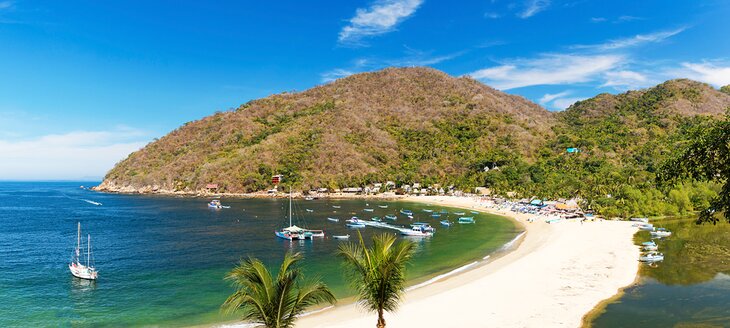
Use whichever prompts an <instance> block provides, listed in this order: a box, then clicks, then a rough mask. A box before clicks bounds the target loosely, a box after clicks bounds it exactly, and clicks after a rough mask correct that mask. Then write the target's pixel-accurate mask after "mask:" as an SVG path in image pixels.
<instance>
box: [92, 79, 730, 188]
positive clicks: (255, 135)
mask: <svg viewBox="0 0 730 328" xmlns="http://www.w3.org/2000/svg"><path fill="white" fill-rule="evenodd" d="M728 108H730V95H728V94H726V93H722V92H720V91H718V90H716V89H714V88H712V87H710V86H708V85H706V84H702V83H699V82H694V81H690V80H671V81H667V82H665V83H662V84H660V85H658V86H656V87H653V88H649V89H645V90H640V91H630V92H627V93H623V94H620V95H609V94H601V95H598V96H596V97H594V98H591V99H587V100H584V101H581V102H578V103H576V104H574V105H572V106H571V107H570V108H568V109H567V110H565V111H563V112H558V113H555V112H550V111H548V110H546V109H544V108H542V107H540V106H539V105H537V104H535V103H533V102H531V101H529V100H527V99H525V98H522V97H519V96H514V95H509V94H506V93H503V92H500V91H497V90H495V89H493V88H490V87H488V86H486V85H484V84H482V83H481V82H479V81H476V80H474V79H471V78H468V77H458V78H457V77H452V76H449V75H447V74H446V73H443V72H440V71H437V70H435V69H431V68H423V67H416V68H388V69H384V70H381V71H376V72H371V73H362V74H355V75H352V76H349V77H346V78H343V79H339V80H337V81H335V82H332V83H329V84H326V85H322V86H317V87H314V88H312V89H309V90H306V91H303V92H298V93H282V94H277V95H272V96H270V97H266V98H263V99H258V100H253V101H250V102H248V103H246V104H244V105H242V106H240V107H239V108H237V109H236V110H234V111H228V112H220V113H216V114H214V115H211V116H208V117H205V118H203V119H201V120H198V121H193V122H189V123H186V124H185V125H183V126H182V127H180V128H178V129H176V130H175V131H172V132H171V133H169V134H168V135H166V136H164V137H162V138H160V139H159V140H157V141H154V142H152V143H150V144H149V145H147V146H146V147H145V148H143V149H141V150H139V151H137V152H134V153H132V154H131V155H129V157H128V158H126V159H125V160H123V161H121V162H120V163H118V164H117V165H116V166H115V167H114V168H113V169H112V170H111V171H109V173H108V174H107V175H106V177H105V179H104V181H103V182H102V184H101V185H100V186H99V187H98V189H99V190H108V191H154V190H165V191H181V192H189V193H193V192H196V191H199V190H202V189H204V188H205V186H206V185H207V184H210V183H214V184H217V185H218V191H221V192H229V193H241V192H252V191H261V190H265V189H266V188H268V187H269V186H270V178H271V176H272V175H273V174H283V175H284V176H285V181H286V182H287V183H293V184H294V185H295V187H296V188H302V189H308V188H313V187H328V188H341V187H347V186H362V185H365V184H368V183H373V182H384V181H387V180H392V181H397V182H398V183H413V182H421V183H423V184H431V183H439V184H442V185H451V184H453V185H456V186H459V187H461V188H470V187H476V186H483V185H488V186H490V187H494V188H495V189H496V190H505V189H517V190H518V191H519V190H523V191H524V192H528V191H529V192H533V191H534V188H533V187H527V186H531V185H532V184H536V183H541V182H540V181H538V180H539V179H538V178H536V176H533V175H532V174H531V173H529V174H528V173H524V172H523V173H519V174H523V175H524V177H519V176H514V177H513V176H508V174H509V171H508V170H507V171H506V172H502V173H500V174H501V175H500V176H497V175H495V174H497V173H494V172H485V171H484V167H485V166H493V165H504V164H507V165H512V166H513V167H519V165H524V166H525V167H529V166H533V167H535V166H536V165H538V163H542V162H544V161H546V160H547V159H548V158H554V159H559V158H560V157H559V156H562V153H563V152H564V150H565V147H578V148H583V149H585V150H586V151H590V152H591V153H592V154H593V155H592V156H595V157H601V158H609V160H610V161H613V162H614V163H623V162H626V161H625V159H626V158H627V157H631V156H632V155H631V154H629V152H631V151H634V150H636V147H638V146H641V145H643V144H645V143H646V142H650V141H651V140H653V139H654V138H655V137H656V136H658V135H660V137H661V138H664V137H666V136H668V135H672V134H673V133H674V131H675V130H676V129H677V128H678V127H679V126H680V125H681V124H682V122H685V121H686V120H687V119H688V118H692V117H713V116H718V115H722V114H724V113H725V111H726V110H727V109H728ZM606 122H608V123H609V125H607V123H606ZM647 127H651V128H652V129H654V130H656V131H654V130H652V131H648V130H646V129H647ZM589 133H599V134H606V135H605V136H604V138H603V139H598V140H602V141H600V144H596V142H595V141H596V139H595V138H594V137H592V136H591V135H588V134H589ZM611 134H616V135H611ZM625 141H630V143H631V144H623V143H625ZM556 156H557V157H556ZM518 163H521V164H519V165H518ZM642 165H643V164H642ZM640 169H641V170H644V169H645V168H640ZM515 179H516V180H515ZM573 192H574V191H573Z"/></svg>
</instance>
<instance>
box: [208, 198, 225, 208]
mask: <svg viewBox="0 0 730 328" xmlns="http://www.w3.org/2000/svg"><path fill="white" fill-rule="evenodd" d="M208 207H210V208H223V205H221V201H220V200H217V199H214V200H211V201H210V203H208Z"/></svg>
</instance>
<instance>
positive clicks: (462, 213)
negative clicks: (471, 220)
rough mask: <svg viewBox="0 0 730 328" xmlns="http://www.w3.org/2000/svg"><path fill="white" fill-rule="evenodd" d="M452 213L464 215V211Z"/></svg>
mask: <svg viewBox="0 0 730 328" xmlns="http://www.w3.org/2000/svg"><path fill="white" fill-rule="evenodd" d="M454 215H466V213H465V212H454Z"/></svg>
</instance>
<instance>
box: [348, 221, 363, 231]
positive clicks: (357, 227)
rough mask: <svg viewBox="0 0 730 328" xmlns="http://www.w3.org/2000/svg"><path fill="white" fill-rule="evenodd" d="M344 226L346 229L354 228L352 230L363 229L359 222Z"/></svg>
mask: <svg viewBox="0 0 730 328" xmlns="http://www.w3.org/2000/svg"><path fill="white" fill-rule="evenodd" d="M345 226H347V227H348V228H354V229H359V228H365V224H364V223H360V222H350V223H346V224H345Z"/></svg>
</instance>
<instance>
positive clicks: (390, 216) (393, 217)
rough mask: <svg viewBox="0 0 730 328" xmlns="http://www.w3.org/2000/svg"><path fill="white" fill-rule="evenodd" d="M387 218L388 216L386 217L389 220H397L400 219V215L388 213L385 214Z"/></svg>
mask: <svg viewBox="0 0 730 328" xmlns="http://www.w3.org/2000/svg"><path fill="white" fill-rule="evenodd" d="M385 218H386V219H388V220H397V219H398V217H397V216H395V215H392V214H388V215H386V216H385Z"/></svg>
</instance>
